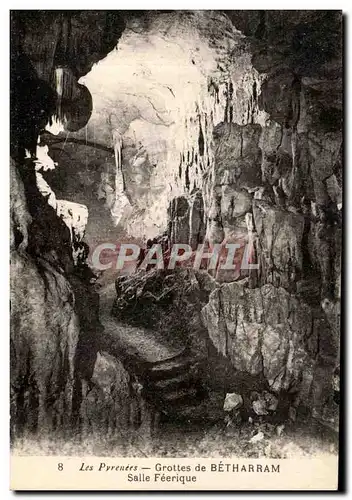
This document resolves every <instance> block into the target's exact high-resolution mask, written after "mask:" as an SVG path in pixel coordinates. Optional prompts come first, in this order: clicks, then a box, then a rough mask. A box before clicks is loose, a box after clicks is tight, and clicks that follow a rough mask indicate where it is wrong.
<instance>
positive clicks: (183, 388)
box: [100, 284, 208, 419]
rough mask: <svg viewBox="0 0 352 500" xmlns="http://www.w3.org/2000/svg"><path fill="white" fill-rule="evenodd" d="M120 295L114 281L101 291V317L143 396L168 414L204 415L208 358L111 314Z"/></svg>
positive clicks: (114, 350) (107, 335)
mask: <svg viewBox="0 0 352 500" xmlns="http://www.w3.org/2000/svg"><path fill="white" fill-rule="evenodd" d="M115 297H116V292H115V286H114V284H110V285H108V286H106V287H104V289H102V290H101V291H100V320H101V322H102V324H103V326H104V337H105V338H106V339H108V342H109V351H110V353H111V354H113V355H115V356H116V357H119V358H120V359H121V360H122V361H123V363H124V365H125V366H126V368H127V369H128V370H129V371H130V372H132V373H133V375H135V376H136V377H137V379H138V381H139V382H140V383H141V385H142V386H143V392H142V395H143V397H144V398H145V400H147V401H148V402H150V403H151V404H153V405H154V406H156V408H157V409H158V410H159V411H160V412H161V413H162V414H163V415H165V416H170V417H172V416H173V417H177V418H186V419H191V418H192V417H194V418H199V416H200V415H204V410H205V409H204V407H203V405H202V403H203V402H205V401H207V399H208V394H207V391H206V390H205V388H204V387H203V385H202V369H203V364H204V360H202V359H199V358H196V357H195V356H194V355H193V354H191V353H190V352H189V351H188V349H187V348H185V346H184V345H180V344H179V343H177V342H176V341H175V342H170V341H166V340H165V339H163V338H162V337H161V336H160V334H159V333H158V332H156V331H152V330H147V329H143V328H140V327H134V326H130V325H128V324H125V323H121V322H119V321H118V320H117V319H116V318H114V317H113V316H111V309H112V306H113V302H114V299H115Z"/></svg>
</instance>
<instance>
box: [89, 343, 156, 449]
mask: <svg viewBox="0 0 352 500" xmlns="http://www.w3.org/2000/svg"><path fill="white" fill-rule="evenodd" d="M141 391H142V386H141V385H140V384H139V383H138V381H137V380H134V379H132V378H131V376H130V375H129V373H128V372H127V371H126V370H125V368H124V367H123V365H122V364H121V362H120V361H119V360H117V359H116V358H114V357H113V356H111V355H109V354H107V353H105V352H103V353H99V354H98V357H97V360H96V363H95V366H94V372H93V376H92V378H91V381H90V389H89V390H86V393H85V394H84V395H83V401H82V405H81V408H80V414H81V427H82V432H83V435H85V436H87V437H88V436H92V435H93V436H94V435H95V436H99V435H103V436H105V437H112V436H114V437H115V438H117V439H121V440H122V441H124V442H125V445H126V447H127V446H128V445H129V444H130V442H131V441H133V439H134V438H136V435H137V434H140V435H141V436H140V437H142V439H143V438H148V437H149V436H150V435H151V434H152V432H153V431H154V424H155V420H156V413H155V410H154V409H153V408H152V407H150V406H149V405H148V404H147V403H146V402H144V400H143V399H142V397H141Z"/></svg>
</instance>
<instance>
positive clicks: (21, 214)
mask: <svg viewBox="0 0 352 500" xmlns="http://www.w3.org/2000/svg"><path fill="white" fill-rule="evenodd" d="M11 180H12V182H13V183H12V191H11V229H12V234H15V235H17V238H16V237H15V238H12V245H11V292H10V299H11V428H12V433H13V435H16V436H18V435H20V434H21V433H22V432H25V431H34V430H36V429H37V428H39V429H40V430H41V432H44V433H45V432H51V431H53V430H54V429H56V428H59V429H61V430H64V429H66V430H67V429H68V427H69V425H70V423H71V422H70V418H71V415H72V412H71V410H72V396H73V378H74V356H75V349H76V346H77V342H78V335H79V322H78V317H77V315H76V312H75V309H74V295H73V292H72V289H71V286H70V284H69V282H68V281H67V279H66V277H65V276H64V274H63V273H62V271H60V269H57V268H56V267H55V266H54V265H52V263H50V262H48V261H47V260H45V259H44V258H38V259H36V260H35V259H33V257H31V256H30V255H28V254H26V253H25V249H26V238H27V235H28V222H29V221H30V220H31V217H30V216H29V214H28V209H27V204H26V201H25V199H24V189H23V184H22V181H21V179H20V177H19V175H18V173H17V169H16V166H15V165H14V164H12V165H11ZM19 235H22V241H21V242H20V244H18V236H19ZM16 240H17V241H16ZM27 242H28V240H27Z"/></svg>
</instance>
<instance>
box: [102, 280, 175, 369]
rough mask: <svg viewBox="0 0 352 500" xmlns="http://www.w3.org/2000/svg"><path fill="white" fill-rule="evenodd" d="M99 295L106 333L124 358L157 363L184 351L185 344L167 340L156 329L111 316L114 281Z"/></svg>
mask: <svg viewBox="0 0 352 500" xmlns="http://www.w3.org/2000/svg"><path fill="white" fill-rule="evenodd" d="M99 295H100V321H101V322H102V324H103V326H104V330H105V335H108V336H110V337H111V338H113V339H114V345H115V348H116V349H117V350H120V351H121V357H122V358H128V357H131V358H134V359H137V360H139V361H141V362H151V363H155V362H159V361H163V360H166V359H169V358H172V357H174V356H177V355H178V354H181V353H182V351H183V350H184V346H183V345H181V344H180V343H179V342H177V341H176V340H175V341H174V342H169V341H168V342H165V339H163V338H162V337H161V335H160V334H159V333H158V332H156V331H152V330H147V329H144V328H138V327H134V326H131V325H128V324H125V323H121V322H119V321H118V320H117V319H115V318H114V317H113V316H111V309H112V306H113V303H114V299H115V298H116V291H115V284H114V283H110V284H107V285H105V286H104V287H103V288H101V289H100V291H99Z"/></svg>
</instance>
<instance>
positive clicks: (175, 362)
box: [141, 349, 208, 420]
mask: <svg viewBox="0 0 352 500" xmlns="http://www.w3.org/2000/svg"><path fill="white" fill-rule="evenodd" d="M204 369H205V360H203V359H200V358H197V357H195V356H194V355H192V354H191V353H190V352H189V351H188V349H185V350H184V351H183V352H182V353H181V354H179V355H177V356H175V357H173V358H171V359H168V360H164V361H160V362H158V363H150V364H148V366H144V370H143V375H142V377H141V383H142V385H143V392H142V396H143V397H144V398H145V399H146V400H147V401H149V402H150V403H152V404H153V405H155V406H156V408H157V409H158V410H159V411H160V413H161V415H163V416H164V417H165V418H172V419H177V420H183V419H187V420H190V419H196V418H199V416H200V415H201V414H202V413H203V412H204V409H202V410H201V411H199V409H200V408H201V407H202V406H203V405H204V403H205V402H206V401H207V399H208V392H207V390H206V388H205V386H204V383H203V377H204Z"/></svg>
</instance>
